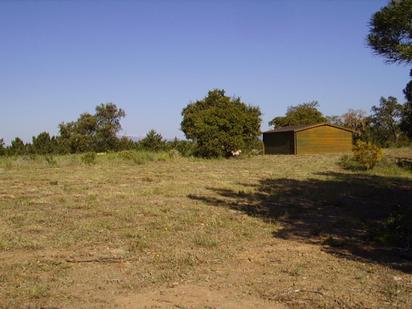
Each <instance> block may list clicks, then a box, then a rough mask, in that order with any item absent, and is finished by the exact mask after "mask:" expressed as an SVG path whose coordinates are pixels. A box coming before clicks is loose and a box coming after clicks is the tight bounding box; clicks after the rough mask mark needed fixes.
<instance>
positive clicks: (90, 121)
mask: <svg viewBox="0 0 412 309" xmlns="http://www.w3.org/2000/svg"><path fill="white" fill-rule="evenodd" d="M125 115H126V114H125V112H124V111H123V110H122V109H121V108H118V107H117V106H116V105H115V104H113V103H107V104H100V105H98V106H96V113H95V114H94V115H92V114H89V113H83V114H81V115H80V116H79V118H78V119H77V120H76V121H72V122H68V123H64V122H63V123H61V124H60V125H59V131H60V138H61V139H62V143H63V144H64V145H65V147H66V148H67V149H68V151H69V152H71V153H76V152H84V151H108V150H115V149H116V147H117V144H118V138H117V134H118V132H119V131H120V130H121V124H120V120H121V118H123V117H125Z"/></svg>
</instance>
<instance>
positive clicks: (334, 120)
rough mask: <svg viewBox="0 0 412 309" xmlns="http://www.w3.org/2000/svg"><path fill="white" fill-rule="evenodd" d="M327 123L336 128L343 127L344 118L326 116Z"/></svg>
mask: <svg viewBox="0 0 412 309" xmlns="http://www.w3.org/2000/svg"><path fill="white" fill-rule="evenodd" d="M325 118H326V122H327V123H329V124H332V125H335V126H343V122H342V116H338V115H331V116H325Z"/></svg>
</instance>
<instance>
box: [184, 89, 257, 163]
mask: <svg viewBox="0 0 412 309" xmlns="http://www.w3.org/2000/svg"><path fill="white" fill-rule="evenodd" d="M182 116H183V120H182V122H181V129H182V131H183V132H184V133H185V135H186V138H188V139H190V140H193V141H195V142H196V144H197V150H196V153H197V154H198V155H199V156H203V157H219V156H229V155H230V154H231V152H232V151H237V150H239V149H241V150H244V149H248V148H250V147H253V146H252V145H255V144H256V142H257V140H258V136H259V135H260V123H261V112H260V109H259V107H256V106H251V105H248V104H246V103H244V102H242V101H241V100H240V98H239V97H233V98H231V97H228V96H226V95H225V91H224V90H223V89H214V90H211V91H209V92H208V95H207V96H206V97H205V98H203V99H202V100H199V101H196V102H194V103H190V104H189V105H187V106H186V107H185V108H184V109H183V111H182Z"/></svg>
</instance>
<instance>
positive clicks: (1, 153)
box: [0, 138, 6, 156]
mask: <svg viewBox="0 0 412 309" xmlns="http://www.w3.org/2000/svg"><path fill="white" fill-rule="evenodd" d="M5 154H6V147H5V146H4V140H3V139H2V138H0V156H4V155H5Z"/></svg>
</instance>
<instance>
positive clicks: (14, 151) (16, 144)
mask: <svg viewBox="0 0 412 309" xmlns="http://www.w3.org/2000/svg"><path fill="white" fill-rule="evenodd" d="M8 152H9V153H10V154H11V155H16V156H18V155H23V154H26V153H27V147H26V145H25V144H24V142H23V141H22V139H21V138H19V137H16V138H15V139H14V140H12V141H11V145H10V147H8Z"/></svg>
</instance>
